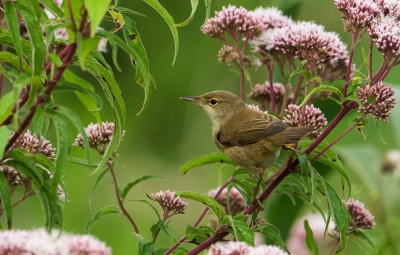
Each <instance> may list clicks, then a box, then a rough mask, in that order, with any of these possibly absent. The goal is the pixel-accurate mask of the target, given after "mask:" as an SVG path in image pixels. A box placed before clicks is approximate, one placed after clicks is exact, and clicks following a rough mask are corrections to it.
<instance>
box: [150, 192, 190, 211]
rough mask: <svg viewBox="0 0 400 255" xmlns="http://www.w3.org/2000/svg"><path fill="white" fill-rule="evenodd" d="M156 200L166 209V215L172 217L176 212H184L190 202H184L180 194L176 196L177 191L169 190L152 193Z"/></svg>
mask: <svg viewBox="0 0 400 255" xmlns="http://www.w3.org/2000/svg"><path fill="white" fill-rule="evenodd" d="M151 195H152V197H150V198H151V199H153V200H154V201H157V202H158V204H159V205H160V206H161V208H162V209H163V211H164V216H165V217H171V216H172V215H175V214H184V213H185V209H186V206H187V205H188V203H186V202H183V201H182V199H181V198H180V196H176V195H175V192H171V191H169V190H166V191H160V192H157V193H155V194H154V193H152V194H151Z"/></svg>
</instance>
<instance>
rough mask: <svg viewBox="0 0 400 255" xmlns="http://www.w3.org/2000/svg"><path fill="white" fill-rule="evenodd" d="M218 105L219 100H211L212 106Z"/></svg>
mask: <svg viewBox="0 0 400 255" xmlns="http://www.w3.org/2000/svg"><path fill="white" fill-rule="evenodd" d="M217 103H218V101H217V99H214V98H213V99H211V100H210V104H211V105H216V104H217Z"/></svg>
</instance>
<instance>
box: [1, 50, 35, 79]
mask: <svg viewBox="0 0 400 255" xmlns="http://www.w3.org/2000/svg"><path fill="white" fill-rule="evenodd" d="M0 61H2V62H6V63H9V64H11V65H13V66H15V67H16V68H18V69H19V70H21V71H22V72H23V73H25V74H28V75H32V69H31V68H30V67H29V66H28V64H27V63H26V60H25V59H22V66H21V65H20V63H19V59H18V57H17V56H16V55H14V54H12V53H10V52H8V51H1V52H0Z"/></svg>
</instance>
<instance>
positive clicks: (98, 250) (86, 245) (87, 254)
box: [0, 229, 111, 255]
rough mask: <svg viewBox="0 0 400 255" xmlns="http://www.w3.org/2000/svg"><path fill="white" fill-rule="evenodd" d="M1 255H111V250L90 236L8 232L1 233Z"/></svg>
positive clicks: (56, 231) (38, 231)
mask: <svg viewBox="0 0 400 255" xmlns="http://www.w3.org/2000/svg"><path fill="white" fill-rule="evenodd" d="M0 254H10V255H11V254H12V255H26V254H40V255H55V254H58V255H63V254H65V255H66V254H68V255H83V254H84V255H110V254H111V249H110V248H109V247H107V246H106V245H105V244H104V243H103V242H100V241H99V240H97V239H95V238H94V237H92V236H90V235H70V234H66V233H62V232H60V231H58V230H52V231H51V232H50V233H48V232H47V231H46V230H45V229H36V230H31V231H27V230H6V231H1V232H0Z"/></svg>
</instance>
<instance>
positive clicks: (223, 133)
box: [180, 90, 312, 190]
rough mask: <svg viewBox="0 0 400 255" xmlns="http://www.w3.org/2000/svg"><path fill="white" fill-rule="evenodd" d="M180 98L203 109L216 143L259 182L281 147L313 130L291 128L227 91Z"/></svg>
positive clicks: (295, 141)
mask: <svg viewBox="0 0 400 255" xmlns="http://www.w3.org/2000/svg"><path fill="white" fill-rule="evenodd" d="M180 99H183V100H187V101H191V102H193V103H195V104H198V105H200V106H202V107H203V108H204V110H205V111H206V112H207V114H208V116H210V119H211V122H212V125H213V132H212V134H213V138H214V142H215V144H216V145H217V146H218V148H219V149H220V150H221V151H222V152H223V153H224V154H225V155H226V156H227V157H228V158H230V159H231V160H232V161H233V162H235V163H236V164H238V165H239V166H241V167H243V168H245V169H247V170H249V171H251V172H253V173H255V174H256V175H257V177H258V179H259V182H260V180H261V179H262V177H263V175H264V172H265V169H266V168H268V167H270V166H272V165H273V164H274V162H275V160H276V159H277V158H278V156H279V153H280V151H281V146H282V145H286V144H293V143H297V142H298V141H299V140H300V139H301V138H302V137H304V136H306V135H307V134H308V133H309V132H310V131H311V130H312V128H311V127H308V126H303V127H288V126H287V125H286V124H285V123H283V122H282V121H280V120H279V119H278V118H276V117H274V116H272V115H270V114H266V113H263V112H260V111H256V110H252V109H249V108H248V107H247V106H246V104H245V103H244V102H243V101H242V100H241V99H240V98H239V97H238V96H236V95H235V94H233V93H231V92H228V91H222V90H217V91H213V92H210V93H206V94H204V95H201V96H197V97H181V98H180ZM256 190H258V187H257V189H256Z"/></svg>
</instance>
